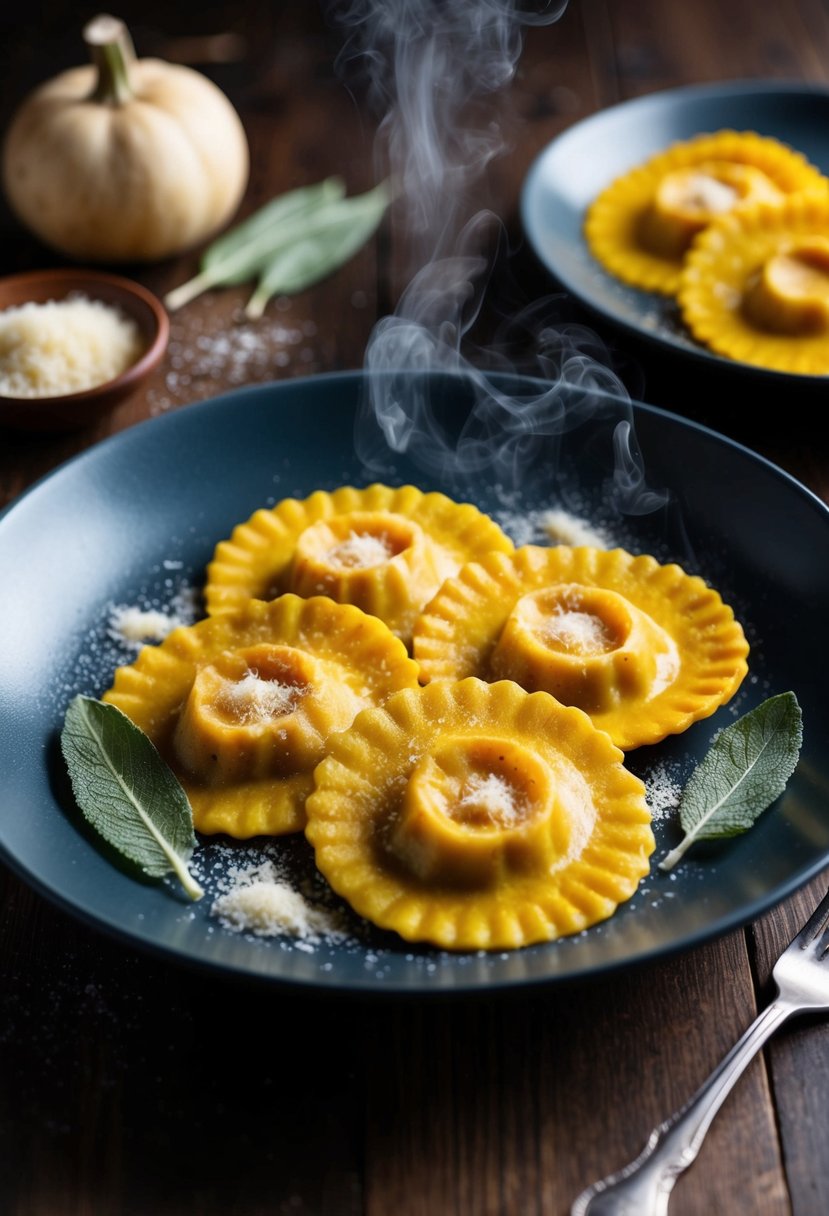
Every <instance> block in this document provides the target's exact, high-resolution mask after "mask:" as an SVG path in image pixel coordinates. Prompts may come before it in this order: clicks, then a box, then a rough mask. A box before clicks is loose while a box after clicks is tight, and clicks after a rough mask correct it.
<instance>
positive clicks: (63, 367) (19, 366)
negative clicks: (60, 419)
mask: <svg viewBox="0 0 829 1216" xmlns="http://www.w3.org/2000/svg"><path fill="white" fill-rule="evenodd" d="M143 349H144V343H143V341H142V338H141V334H140V332H139V329H138V326H137V325H136V323H135V321H133V320H132V319H131V318H129V317H127V316H125V315H124V314H123V313H122V312H121V311H120V310H118V309H117V308H114V307H112V306H111V305H109V304H105V303H104V302H103V301H102V300H91V299H89V298H88V297H86V296H83V295H72V296H69V297H67V298H66V299H65V300H48V301H46V303H43V304H37V303H35V302H33V301H29V302H28V303H26V304H21V305H17V306H15V307H13V308H6V309H4V310H3V311H0V393H2V394H3V396H6V397H52V396H63V395H64V394H66V393H79V392H82V391H83V390H84V389H88V388H94V387H95V386H96V385H98V384H105V383H106V382H107V381H108V380H113V379H115V377H116V376H119V375H120V374H121V372H123V371H126V369H127V368H128V367H130V365H131V364H133V363H135V362H137V360H138V359H139V358H140V357H141V355H142V353H143Z"/></svg>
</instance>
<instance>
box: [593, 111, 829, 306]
mask: <svg viewBox="0 0 829 1216" xmlns="http://www.w3.org/2000/svg"><path fill="white" fill-rule="evenodd" d="M827 186H829V181H827V179H826V178H825V177H824V176H823V174H822V173H821V172H820V170H819V169H817V168H816V167H815V166H814V165H812V164H811V163H810V162H809V161H808V160H807V159H806V157H805V156H803V155H802V153H800V152H798V151H796V150H795V149H793V148H790V147H789V146H788V145H787V144H784V143H781V142H780V141H779V140H776V139H773V138H771V137H770V136H762V135H758V134H756V133H755V132H753V131H730V130H726V131H717V132H714V133H713V134H703V135H698V136H696V137H694V138H693V139H689V140H683V141H679V142H677V143H675V144H673V145H672V146H671V147H670V148H667V149H666V150H665V151H663V152H659V153H657V154H656V155H655V156H652V157H651V158H650V159H649V160H647V161H646V162H645V163H644V164H642V165H637V166H636V167H635V168H634V169H632V170H631V171H630V172H629V173H626V174H624V175H623V176H621V177H619V178H617V179H616V180H615V181H613V182H611V184H610V185H609V186H607V187H606V189H604V190H603V191H602V192H601V194H599V195H598V197H597V198H596V199H595V200H594V202H593V203H592V204H591V205H590V207H589V208H588V210H587V213H586V217H585V225H584V235H585V240H586V241H587V244H588V246H589V248H590V250H591V252H592V253H593V255H594V257H596V258H597V259H598V261H599V262H601V263H602V265H603V266H604V267H605V268H606V269H607V270H609V271H610V273H611V274H613V275H615V276H616V277H617V278H619V279H621V280H622V281H623V282H625V283H629V284H630V285H631V286H633V287H640V288H643V289H644V290H646V291H655V292H661V293H663V294H665V295H673V294H675V293H676V291H677V290H678V288H679V275H680V271H681V269H682V264H683V259H684V257H685V254H686V253H687V251H688V249H689V247H690V245H691V242H692V241H693V239H694V237H695V236H696V235H697V233H699V232H701V231H702V230H703V229H704V228H706V227H707V225H708V224H710V223H711V222H712V220H714V219H716V218H718V217H719V216H721V215H724V214H727V213H731V212H733V211H735V210H739V209H740V208H741V207H743V206H745V205H748V204H752V203H757V202H779V201H781V200H782V199H784V198H785V197H786V196H788V195H792V194H795V193H797V192H800V191H806V190H819V191H821V192H824V193H825V192H826V190H827Z"/></svg>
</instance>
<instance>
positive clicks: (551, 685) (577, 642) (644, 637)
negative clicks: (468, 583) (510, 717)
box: [489, 583, 679, 713]
mask: <svg viewBox="0 0 829 1216" xmlns="http://www.w3.org/2000/svg"><path fill="white" fill-rule="evenodd" d="M489 667H490V677H491V678H492V679H507V680H514V681H515V682H516V683H518V684H520V685H521V686H522V688H525V689H527V690H528V691H529V692H534V691H536V690H538V689H543V690H544V691H546V692H549V693H552V695H553V696H554V697H556V698H557V699H558V700H559V701H561V702H562V703H563V704H565V705H576V706H578V707H579V708H580V709H583V710H584V711H585V712H586V713H606V712H608V711H610V710H612V709H614V708H615V707H616V706H617V705H618V704H619V703H620V702H622V701H627V700H639V701H647V700H650V699H651V698H653V697H654V696H656V695H658V694H659V693H660V692H662V691H663V690H664V689H665V688H666V687H667V686H668V685H669V684H670V683H671V682H672V681H673V680H674V678H675V677H676V675H677V673H678V671H679V653H678V650H677V647H676V643H675V642H674V641H673V639H672V638H671V637H670V635H669V634H668V633H667V632H666V631H665V630H664V629H663V628H662V626H661V625H659V624H658V623H657V622H656V621H655V620H653V619H652V617H650V616H649V615H648V614H647V613H645V612H643V611H642V610H641V609H639V608H637V607H636V606H635V605H634V604H632V603H630V601H628V600H627V599H625V597H624V596H622V595H620V594H618V593H617V592H615V591H610V590H608V589H606V588H600V587H584V586H582V585H581V584H577V583H564V584H561V585H558V586H554V587H546V588H542V589H541V590H540V591H534V592H530V593H529V594H528V595H524V596H522V597H521V598H520V599H519V600H518V602H517V603H516V605H515V607H514V608H513V610H512V612H511V614H510V616H509V617H508V619H507V621H506V623H505V625H504V627H503V629H502V630H501V633H500V636H499V638H498V641H497V642H496V644H495V647H494V649H493V652H492V655H491V658H490V663H489Z"/></svg>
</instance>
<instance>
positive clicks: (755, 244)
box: [677, 194, 829, 376]
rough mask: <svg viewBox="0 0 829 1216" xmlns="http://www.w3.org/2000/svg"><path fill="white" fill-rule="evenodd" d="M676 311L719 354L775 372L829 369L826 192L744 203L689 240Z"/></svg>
mask: <svg viewBox="0 0 829 1216" xmlns="http://www.w3.org/2000/svg"><path fill="white" fill-rule="evenodd" d="M677 298H678V301H679V307H680V311H681V314H682V318H683V320H684V321H685V324H686V325H687V326H688V329H689V330H690V331H691V333H692V334H693V336H694V337H695V338H696V340H697V341H698V342H701V343H703V344H704V345H705V346H708V347H709V348H710V349H711V350H713V351H716V353H717V354H720V355H725V356H726V357H727V358H731V359H739V360H741V361H742V362H744V363H751V364H754V365H756V366H759V367H767V368H770V369H772V370H775V371H783V372H794V373H800V374H804V375H819V376H825V375H827V374H829V198H827V197H826V196H824V195H822V194H821V195H798V196H795V197H792V198H788V199H786V200H785V201H784V202H783V203H780V204H776V205H770V204H763V205H757V206H755V207H750V208H745V209H742V210H740V211H739V212H735V213H734V214H733V215H729V216H725V217H724V218H723V219H722V220H719V221H718V222H717V223H716V224H712V225H711V226H710V228H708V229H706V231H705V232H704V233H701V234H700V236H699V237H698V238H697V239H696V241H695V242H694V244H693V246H692V248H691V251H690V253H689V254H688V257H687V260H686V264H685V269H684V270H683V272H682V276H681V279H680V287H679V292H678V297H677Z"/></svg>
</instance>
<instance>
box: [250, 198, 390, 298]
mask: <svg viewBox="0 0 829 1216" xmlns="http://www.w3.org/2000/svg"><path fill="white" fill-rule="evenodd" d="M390 201H391V196H390V193H389V189H388V186H387V185H386V184H385V182H381V183H380V185H379V186H375V187H374V189H373V190H369V191H368V192H367V193H365V194H359V195H356V196H355V197H354V198H347V199H342V200H341V201H340V202H338V203H337V204H336V205H332V206H329V207H322V208H320V209H319V210H318V211H316V212H315V213H314V214H313V215H310V216H308V223H307V227H306V231H305V233H304V234H303V236H302V238H301V239H300V240H299V241H297V242H296V243H295V244H290V245H284V246H283V247H282V248H281V249H279V250H277V251H276V252H275V253H274V255H273V257H272V258H271V260H270V261H269V263H268V265H267V266H266V267H265V269H264V270H263V271H262V273H261V275H260V278H259V283H258V285H257V287H256V290H255V291H254V293H253V295H252V296H251V297H250V299H249V301H248V304H247V307H246V308H245V313H246V315H247V316H248V317H250V318H251V319H252V320H255V319H257V318H258V317H261V316H262V314H263V312H264V311H265V306H266V304H267V303H268V301H269V300H270V299H271V297H272V296H275V295H277V294H279V295H293V294H295V293H296V292H298V291H304V290H305V288H306V287H311V286H312V285H313V284H314V283H317V282H319V280H320V279H323V278H325V277H326V276H327V275H329V274H331V273H333V271H335V270H337V269H338V268H339V267H340V266H343V265H344V264H345V263H346V262H347V261H348V260H349V259H350V258H352V257H353V256H354V254H355V253H357V251H358V250H359V249H361V248H362V246H363V245H364V244H365V243H366V241H367V240H368V239H369V237H370V236H371V235H372V234H373V233H374V231H375V230H376V228H377V226H378V224H379V223H380V221H381V219H382V218H383V215H384V214H385V211H386V208H387V207H388V205H389V203H390Z"/></svg>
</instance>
